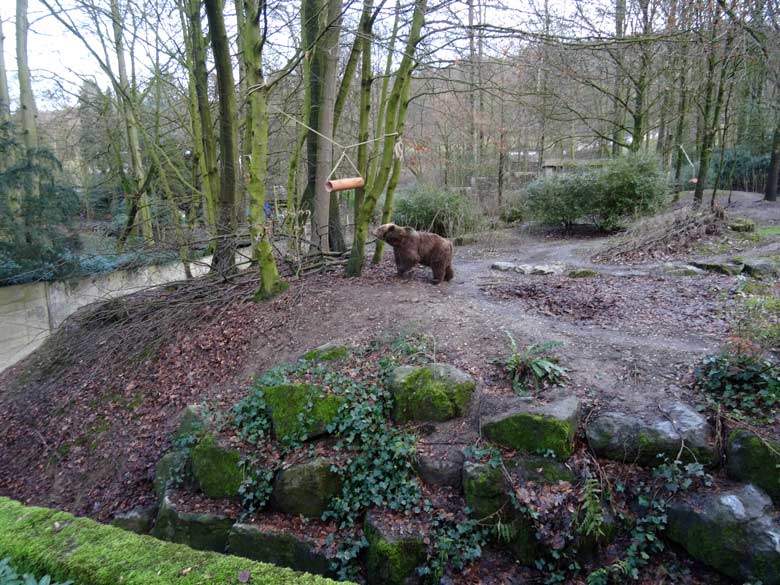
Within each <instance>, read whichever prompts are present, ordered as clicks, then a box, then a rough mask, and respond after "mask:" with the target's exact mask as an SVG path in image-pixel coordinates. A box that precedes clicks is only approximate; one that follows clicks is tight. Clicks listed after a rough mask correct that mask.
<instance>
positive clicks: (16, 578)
mask: <svg viewBox="0 0 780 585" xmlns="http://www.w3.org/2000/svg"><path fill="white" fill-rule="evenodd" d="M0 585H73V581H65V582H64V583H59V582H56V583H55V582H54V581H52V579H51V577H49V575H46V576H44V577H41V578H40V579H37V578H36V577H34V576H33V575H30V574H29V573H25V574H24V575H19V574H18V573H17V572H16V571H15V570H14V568H13V567H12V566H11V559H0Z"/></svg>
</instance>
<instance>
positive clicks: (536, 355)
mask: <svg viewBox="0 0 780 585" xmlns="http://www.w3.org/2000/svg"><path fill="white" fill-rule="evenodd" d="M504 333H506V335H507V337H508V338H509V345H510V348H511V353H510V354H509V356H507V357H506V358H504V359H502V360H501V359H494V360H490V363H492V364H496V365H499V366H502V367H503V368H504V369H505V370H506V372H507V373H508V374H509V375H510V376H511V378H512V389H513V390H514V391H515V393H516V394H518V395H520V396H523V395H525V394H527V392H528V391H529V390H539V389H541V388H543V387H545V386H562V385H563V384H564V382H565V381H566V380H567V379H568V377H569V376H568V373H567V372H566V368H564V367H562V366H560V365H558V360H557V358H555V357H554V356H551V355H550V350H552V349H555V348H556V347H560V346H561V345H563V344H562V343H560V342H558V341H549V342H546V343H538V344H533V345H529V346H527V347H526V348H525V349H523V350H522V351H521V350H520V349H519V348H518V347H517V342H516V341H515V338H514V337H512V334H511V333H509V331H504Z"/></svg>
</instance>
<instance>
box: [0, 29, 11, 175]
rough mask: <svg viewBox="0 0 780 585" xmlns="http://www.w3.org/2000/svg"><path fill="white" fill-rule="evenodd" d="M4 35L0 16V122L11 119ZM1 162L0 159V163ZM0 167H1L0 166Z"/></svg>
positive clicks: (0, 163)
mask: <svg viewBox="0 0 780 585" xmlns="http://www.w3.org/2000/svg"><path fill="white" fill-rule="evenodd" d="M4 45H5V35H4V34H3V19H2V18H0V124H4V123H6V122H8V121H9V120H10V119H11V98H10V97H9V96H8V75H7V74H6V71H5V53H4V50H5V49H4ZM2 164H3V162H2V161H0V165H2ZM0 168H2V167H1V166H0Z"/></svg>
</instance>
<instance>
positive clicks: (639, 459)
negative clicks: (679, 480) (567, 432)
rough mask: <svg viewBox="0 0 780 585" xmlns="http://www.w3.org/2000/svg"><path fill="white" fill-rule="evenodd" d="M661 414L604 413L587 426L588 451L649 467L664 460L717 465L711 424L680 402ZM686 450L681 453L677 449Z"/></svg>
mask: <svg viewBox="0 0 780 585" xmlns="http://www.w3.org/2000/svg"><path fill="white" fill-rule="evenodd" d="M664 411H665V412H664V413H656V412H652V413H648V414H646V415H644V416H640V415H636V414H629V413H621V412H603V413H600V414H598V415H597V416H595V417H593V418H592V419H591V420H590V422H589V423H588V427H587V429H586V430H585V434H586V436H587V438H588V445H590V448H591V450H593V452H594V453H595V454H596V455H598V456H599V457H603V458H605V459H612V460H613V461H621V462H628V463H638V464H639V465H644V466H648V467H652V466H655V465H658V463H660V462H663V460H664V459H670V460H674V459H676V458H677V456H678V454H679V455H680V458H681V460H682V461H684V462H686V463H689V462H694V461H696V462H699V463H702V464H704V465H712V464H714V463H716V462H717V459H718V455H717V450H716V449H715V437H714V432H713V429H712V427H711V425H710V424H709V423H708V422H707V420H706V419H705V418H704V417H703V416H702V415H701V414H699V413H698V412H696V411H695V410H694V409H693V408H691V407H690V406H688V405H687V404H684V403H682V402H674V403H672V404H670V405H668V406H665V407H664ZM683 443H684V444H685V449H683V450H682V453H680V447H681V446H682V445H683Z"/></svg>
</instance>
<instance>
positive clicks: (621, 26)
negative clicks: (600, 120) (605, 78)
mask: <svg viewBox="0 0 780 585" xmlns="http://www.w3.org/2000/svg"><path fill="white" fill-rule="evenodd" d="M625 20H626V0H615V38H616V39H618V40H619V39H622V38H623V36H624V34H625V28H626V27H625ZM619 50H620V49H618V51H619ZM619 56H620V53H617V54H616V57H615V94H614V96H613V97H612V100H613V101H612V124H613V128H614V130H613V132H612V156H613V157H615V156H618V155H619V154H620V145H621V144H623V123H624V120H625V115H626V111H625V107H624V106H623V104H622V103H621V102H620V99H619V98H620V95H621V94H622V88H623V62H622V59H620V57H619Z"/></svg>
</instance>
